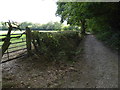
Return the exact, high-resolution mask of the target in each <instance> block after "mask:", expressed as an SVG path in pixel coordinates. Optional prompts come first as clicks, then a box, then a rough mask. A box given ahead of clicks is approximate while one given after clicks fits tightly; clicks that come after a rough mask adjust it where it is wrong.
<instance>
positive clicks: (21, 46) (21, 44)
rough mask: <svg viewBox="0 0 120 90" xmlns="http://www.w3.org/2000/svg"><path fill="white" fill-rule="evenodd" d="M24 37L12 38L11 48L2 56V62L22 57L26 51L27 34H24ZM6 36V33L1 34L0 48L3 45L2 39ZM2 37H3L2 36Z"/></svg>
mask: <svg viewBox="0 0 120 90" xmlns="http://www.w3.org/2000/svg"><path fill="white" fill-rule="evenodd" d="M11 35H12V37H14V36H16V35H21V33H19V34H11ZM23 35H24V37H21V38H15V39H11V44H10V46H9V48H8V49H7V51H6V52H5V53H4V55H3V57H2V62H1V63H4V62H7V61H10V60H13V59H16V58H20V57H22V56H23V52H24V54H25V53H26V51H27V50H26V49H27V48H26V34H25V33H24V34H23ZM5 36H6V34H3V35H0V48H1V47H2V43H3V41H2V39H3V38H4V37H5ZM1 37H2V38H1Z"/></svg>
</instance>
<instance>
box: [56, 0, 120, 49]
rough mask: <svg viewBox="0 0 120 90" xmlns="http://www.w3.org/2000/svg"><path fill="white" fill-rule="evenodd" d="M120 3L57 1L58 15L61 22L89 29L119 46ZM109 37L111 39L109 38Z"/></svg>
mask: <svg viewBox="0 0 120 90" xmlns="http://www.w3.org/2000/svg"><path fill="white" fill-rule="evenodd" d="M119 7H120V4H119V3H118V2H59V1H58V2H57V11H56V15H57V16H60V17H61V22H64V21H67V23H68V24H70V25H77V26H80V27H81V32H83V33H84V32H85V30H86V29H87V30H89V31H91V32H93V33H95V34H97V36H98V37H100V38H102V39H103V38H104V40H105V41H106V40H112V41H113V43H114V44H115V45H117V47H118V46H119V45H118V43H120V41H119V40H118V37H119V35H120V9H119ZM108 38H109V39H108Z"/></svg>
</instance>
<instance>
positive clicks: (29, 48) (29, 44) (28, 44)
mask: <svg viewBox="0 0 120 90" xmlns="http://www.w3.org/2000/svg"><path fill="white" fill-rule="evenodd" d="M26 45H27V52H28V55H30V54H31V30H30V28H28V27H26Z"/></svg>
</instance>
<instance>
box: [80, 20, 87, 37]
mask: <svg viewBox="0 0 120 90" xmlns="http://www.w3.org/2000/svg"><path fill="white" fill-rule="evenodd" d="M85 23H86V21H85V19H83V20H81V29H82V30H81V34H83V35H85V34H86V33H85V31H86V27H85Z"/></svg>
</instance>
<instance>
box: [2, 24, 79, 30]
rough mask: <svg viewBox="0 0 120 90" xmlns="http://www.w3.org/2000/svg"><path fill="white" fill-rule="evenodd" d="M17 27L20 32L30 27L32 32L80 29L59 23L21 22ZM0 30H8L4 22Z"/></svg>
mask: <svg viewBox="0 0 120 90" xmlns="http://www.w3.org/2000/svg"><path fill="white" fill-rule="evenodd" d="M19 25H20V28H21V29H22V30H25V28H26V27H30V29H32V30H57V31H61V30H62V31H63V30H80V27H78V26H70V25H67V26H65V25H63V24H61V23H59V22H48V23H46V24H38V23H31V22H22V23H20V24H19ZM0 30H8V27H7V26H6V25H5V24H4V22H1V23H0Z"/></svg>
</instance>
